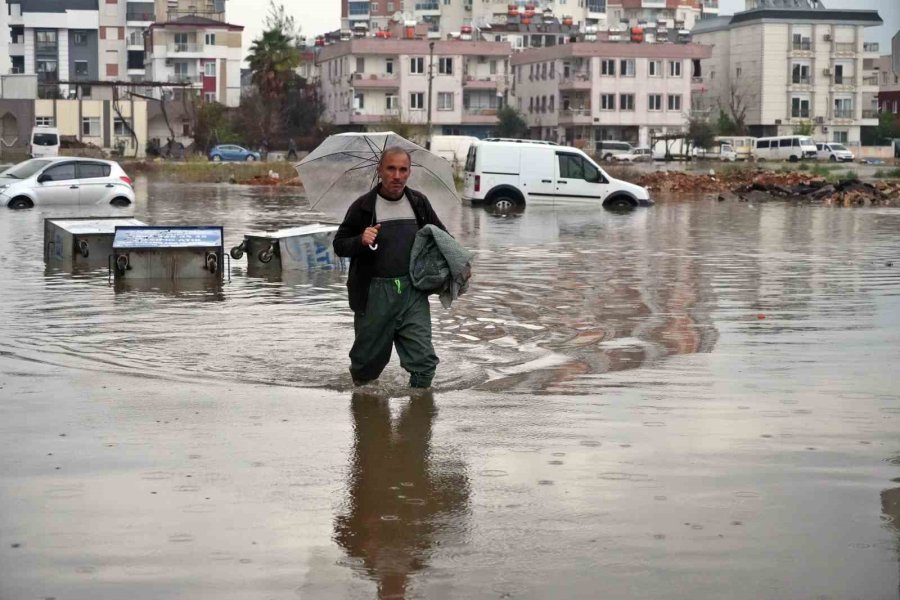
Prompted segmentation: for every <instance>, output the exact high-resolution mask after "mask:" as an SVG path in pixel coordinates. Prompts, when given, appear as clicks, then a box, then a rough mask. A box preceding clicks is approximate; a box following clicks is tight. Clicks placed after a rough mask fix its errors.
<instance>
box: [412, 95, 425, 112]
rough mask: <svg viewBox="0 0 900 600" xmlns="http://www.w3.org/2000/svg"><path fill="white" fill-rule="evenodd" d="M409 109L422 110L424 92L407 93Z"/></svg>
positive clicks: (423, 106)
mask: <svg viewBox="0 0 900 600" xmlns="http://www.w3.org/2000/svg"><path fill="white" fill-rule="evenodd" d="M409 108H410V110H423V109H424V108H425V92H412V93H411V94H410V95H409Z"/></svg>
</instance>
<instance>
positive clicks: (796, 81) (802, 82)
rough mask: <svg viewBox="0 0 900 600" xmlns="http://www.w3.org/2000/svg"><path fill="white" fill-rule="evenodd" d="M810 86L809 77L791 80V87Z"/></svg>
mask: <svg viewBox="0 0 900 600" xmlns="http://www.w3.org/2000/svg"><path fill="white" fill-rule="evenodd" d="M809 84H810V79H809V75H806V76H802V77H792V78H791V85H809Z"/></svg>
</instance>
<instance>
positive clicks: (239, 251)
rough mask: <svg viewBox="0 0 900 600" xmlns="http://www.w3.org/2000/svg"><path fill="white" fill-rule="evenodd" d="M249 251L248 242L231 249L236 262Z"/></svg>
mask: <svg viewBox="0 0 900 600" xmlns="http://www.w3.org/2000/svg"><path fill="white" fill-rule="evenodd" d="M246 249H247V242H246V241H243V242H241V243H240V244H238V245H237V246H235V247H234V248H232V249H231V258H233V259H234V260H240V259H241V257H242V256H244V250H246Z"/></svg>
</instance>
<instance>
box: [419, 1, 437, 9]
mask: <svg viewBox="0 0 900 600" xmlns="http://www.w3.org/2000/svg"><path fill="white" fill-rule="evenodd" d="M416 10H441V5H440V3H439V2H416Z"/></svg>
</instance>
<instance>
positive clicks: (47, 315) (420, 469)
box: [0, 180, 900, 600]
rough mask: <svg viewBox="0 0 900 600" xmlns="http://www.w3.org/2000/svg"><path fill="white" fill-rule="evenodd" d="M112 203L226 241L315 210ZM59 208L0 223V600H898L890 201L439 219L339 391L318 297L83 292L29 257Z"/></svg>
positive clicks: (326, 278)
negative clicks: (394, 329) (428, 258)
mask: <svg viewBox="0 0 900 600" xmlns="http://www.w3.org/2000/svg"><path fill="white" fill-rule="evenodd" d="M136 185H137V192H138V202H137V205H136V207H135V209H134V211H133V214H134V216H135V217H137V218H138V219H141V220H143V221H145V222H147V223H151V224H158V225H164V224H189V225H209V224H214V225H223V226H224V227H225V236H226V246H227V247H229V248H230V247H231V246H232V245H235V244H237V243H238V242H240V241H241V239H242V237H243V234H244V233H245V232H248V231H252V230H259V229H274V228H282V227H289V226H293V225H296V224H298V223H300V222H304V221H308V220H310V219H313V218H315V215H312V214H310V213H308V212H306V211H305V210H304V208H303V207H304V205H305V201H304V200H303V199H302V198H298V197H297V196H296V192H295V190H279V189H261V188H250V187H233V186H217V185H208V186H172V185H168V184H165V183H153V182H147V181H145V180H139V181H138V183H137V184H136ZM71 214H73V213H72V212H71V211H58V210H57V211H52V212H45V213H42V212H41V211H37V210H31V211H24V212H12V211H5V210H4V211H3V212H2V213H0V279H2V281H3V283H2V285H0V456H2V457H3V458H2V461H0V465H2V467H0V598H3V599H6V598H11V599H17V598H49V597H53V598H57V599H60V600H62V599H69V598H73V599H82V598H84V599H88V598H90V599H96V598H120V597H123V596H124V595H126V594H127V595H128V596H129V597H133V598H137V599H141V598H148V599H149V598H161V597H165V598H173V597H180V598H217V599H231V598H235V599H237V598H298V597H301V598H372V597H381V598H403V597H405V598H550V597H553V598H598V597H604V598H684V599H688V598H691V599H694V598H714V597H723V596H726V595H727V596H728V597H730V598H746V599H748V600H749V599H757V598H792V599H795V598H796V599H800V598H809V599H819V598H835V599H838V598H861V599H882V598H897V597H898V589H900V561H898V549H900V529H898V527H900V526H898V525H897V524H896V523H897V522H895V519H897V518H900V508H898V506H900V435H898V430H900V427H898V425H900V394H898V392H897V385H896V383H895V381H896V379H895V375H894V374H893V369H894V368H895V367H896V365H897V364H898V358H900V257H898V256H897V234H898V231H900V210H898V209H854V210H848V209H836V208H831V207H813V206H794V205H791V204H789V203H782V202H770V203H766V204H764V205H753V204H748V203H739V202H733V203H732V202H721V203H720V202H716V201H715V200H711V199H698V200H696V201H693V202H667V201H665V200H662V201H660V203H659V204H658V205H657V206H655V207H654V208H652V209H649V210H639V211H635V212H632V213H627V214H612V213H606V212H603V211H590V210H584V209H579V210H571V209H563V208H557V209H553V208H541V209H531V208H529V209H528V210H526V211H525V212H524V213H523V214H521V215H516V216H509V217H499V216H493V215H490V214H488V213H487V212H484V211H482V210H477V209H475V210H473V209H469V208H465V207H461V208H460V209H459V210H458V211H456V212H454V213H452V214H449V215H442V216H444V217H446V218H445V222H446V223H447V224H448V226H449V227H450V229H451V230H452V231H453V232H454V233H455V234H456V235H457V237H458V239H460V240H461V241H462V242H463V243H464V244H465V245H467V246H468V247H470V248H471V249H473V250H474V251H475V252H476V254H477V259H476V261H477V264H476V269H475V276H474V279H473V282H472V286H471V290H470V292H469V293H468V294H467V295H466V296H463V297H462V298H461V299H460V300H459V301H457V302H456V303H455V304H454V306H453V308H452V309H451V310H449V311H445V310H443V309H442V308H441V307H440V305H439V304H438V303H437V302H436V301H435V302H434V303H433V320H434V331H435V345H436V347H437V350H438V354H439V356H440V357H441V359H442V363H441V365H440V366H439V369H438V376H437V379H436V381H435V386H436V388H435V393H434V395H433V397H428V396H424V397H418V398H413V399H410V398H409V397H408V390H406V389H405V388H404V387H403V384H404V382H405V377H404V373H403V372H402V371H401V370H400V368H399V366H398V365H397V364H396V359H394V361H393V362H392V364H391V366H390V367H389V368H388V371H387V372H386V374H385V375H384V376H383V377H382V381H381V382H380V383H379V384H378V385H377V386H374V387H372V388H371V389H365V390H364V391H363V393H360V394H356V395H354V394H353V393H352V389H351V385H350V379H349V374H348V373H347V371H346V367H347V358H346V355H347V351H348V349H349V345H350V342H351V340H352V324H351V323H352V322H351V313H350V311H349V308H348V307H347V303H346V295H345V291H344V278H345V275H344V274H342V273H340V272H337V271H322V272H317V273H314V274H306V273H303V274H293V275H290V276H284V277H280V278H279V277H256V276H250V275H248V274H247V273H246V263H245V261H244V260H241V261H235V262H234V263H233V265H232V268H231V270H230V273H231V280H230V281H226V282H225V283H224V284H223V285H222V286H219V287H214V288H205V287H202V286H200V287H198V286H191V285H178V286H175V287H173V286H163V287H159V286H157V287H153V288H147V287H145V286H142V285H140V284H137V285H129V286H110V285H109V284H108V283H107V278H106V270H105V269H98V270H95V271H92V272H78V273H69V272H58V271H52V270H48V269H46V268H45V266H44V264H43V260H42V243H43V241H42V233H43V229H42V227H43V226H42V219H43V218H44V217H46V216H62V215H71ZM114 214H120V215H121V214H128V215H130V214H132V212H121V211H120V212H116V213H114ZM82 216H96V213H91V214H90V215H87V214H83V213H82Z"/></svg>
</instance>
